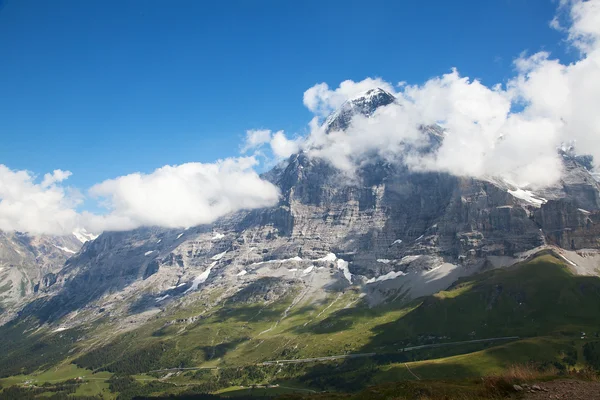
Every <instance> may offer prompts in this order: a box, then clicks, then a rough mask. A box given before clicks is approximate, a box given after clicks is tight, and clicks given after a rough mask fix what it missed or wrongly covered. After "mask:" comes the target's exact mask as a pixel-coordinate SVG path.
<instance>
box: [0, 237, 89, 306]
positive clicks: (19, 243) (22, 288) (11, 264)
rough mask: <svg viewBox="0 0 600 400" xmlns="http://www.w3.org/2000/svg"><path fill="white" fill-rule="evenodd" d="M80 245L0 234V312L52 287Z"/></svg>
mask: <svg viewBox="0 0 600 400" xmlns="http://www.w3.org/2000/svg"><path fill="white" fill-rule="evenodd" d="M81 245H82V242H81V241H80V240H78V239H77V237H75V236H74V235H73V236H64V237H62V236H60V237H59V236H49V235H43V236H32V235H27V234H23V233H18V232H11V233H9V232H1V231H0V309H4V308H8V307H12V306H15V305H18V304H20V303H22V302H24V301H27V299H28V298H29V297H30V296H32V295H33V294H35V293H36V292H38V291H39V290H40V288H42V289H43V288H45V287H49V286H51V285H52V284H54V283H55V276H56V275H55V274H56V273H58V272H59V271H60V270H61V269H62V267H63V266H64V263H65V261H66V260H67V259H68V258H69V257H71V256H72V255H74V254H76V253H77V252H78V251H79V249H80V248H81Z"/></svg>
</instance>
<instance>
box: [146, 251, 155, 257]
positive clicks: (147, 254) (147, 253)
mask: <svg viewBox="0 0 600 400" xmlns="http://www.w3.org/2000/svg"><path fill="white" fill-rule="evenodd" d="M155 251H156V250H150V251H147V252H145V253H144V255H145V256H149V255H150V254H152V253H154V252H155Z"/></svg>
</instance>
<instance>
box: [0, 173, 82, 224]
mask: <svg viewBox="0 0 600 400" xmlns="http://www.w3.org/2000/svg"><path fill="white" fill-rule="evenodd" d="M69 175H71V173H70V172H68V171H61V170H56V171H54V173H53V174H46V175H45V177H44V180H43V182H42V183H41V184H38V183H36V182H35V181H36V177H35V176H34V175H32V174H31V173H30V172H28V171H13V170H11V169H9V168H8V167H6V166H5V165H1V164H0V230H4V231H22V232H31V233H35V234H40V233H49V234H57V235H62V234H68V233H70V232H72V231H73V229H74V228H75V226H76V225H77V219H78V216H77V213H76V212H75V210H74V208H75V207H76V206H77V204H79V203H80V201H81V200H80V196H79V195H78V194H77V192H73V191H70V190H68V189H65V188H63V187H61V186H58V185H56V183H58V182H61V181H63V180H65V179H67V178H68V177H69Z"/></svg>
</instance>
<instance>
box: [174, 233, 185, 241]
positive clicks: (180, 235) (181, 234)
mask: <svg viewBox="0 0 600 400" xmlns="http://www.w3.org/2000/svg"><path fill="white" fill-rule="evenodd" d="M182 236H183V233H180V234H179V235H177V237H176V238H175V240H177V239H179V238H180V237H182Z"/></svg>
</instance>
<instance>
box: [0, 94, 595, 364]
mask: <svg viewBox="0 0 600 400" xmlns="http://www.w3.org/2000/svg"><path fill="white" fill-rule="evenodd" d="M394 101H395V99H394V97H393V96H392V95H391V94H389V93H387V92H385V91H383V90H381V89H375V90H371V91H368V92H366V93H365V94H363V95H361V96H358V97H356V98H354V99H352V100H350V101H348V102H346V103H345V104H344V105H343V106H342V107H341V109H340V110H338V111H336V112H335V113H334V114H332V115H331V116H330V117H329V118H328V119H327V120H326V121H325V126H326V130H327V131H333V130H344V129H347V128H348V127H349V126H350V124H351V123H352V118H353V116H355V115H363V116H366V117H370V116H372V115H373V113H374V112H375V110H376V109H377V108H379V107H381V106H385V105H388V104H391V103H392V102H394ZM421 132H422V133H423V135H424V138H425V141H426V142H427V143H428V144H427V145H426V146H425V147H424V148H423V149H422V151H431V152H434V151H436V149H437V148H438V147H439V145H440V144H441V143H442V141H443V140H444V132H443V130H442V129H441V128H440V127H437V126H424V127H421ZM558 151H561V154H562V158H563V163H564V175H563V178H562V180H561V181H560V182H559V183H557V184H556V185H554V186H552V187H549V188H545V189H544V190H537V191H534V190H531V189H528V188H519V187H516V186H514V185H513V184H511V183H509V182H506V181H504V180H502V179H498V178H493V177H490V178H489V179H474V178H467V177H458V176H453V175H450V174H447V173H437V172H415V171H413V170H410V169H409V168H407V167H406V166H404V165H402V164H398V163H395V164H392V163H388V162H385V161H384V160H378V159H374V160H373V162H371V163H369V164H365V165H363V166H362V167H361V168H360V169H359V170H358V171H357V173H356V179H354V180H352V181H350V180H348V179H347V177H346V176H345V175H344V174H343V173H342V172H340V171H338V170H336V169H335V168H334V167H333V166H331V165H330V164H329V163H328V162H327V161H325V160H323V159H319V158H314V157H310V156H309V155H308V154H306V153H303V152H301V153H298V154H294V155H292V156H291V157H290V158H289V159H288V160H287V161H286V162H285V163H284V164H282V165H280V166H278V167H276V168H274V169H273V170H271V171H269V172H268V173H266V174H265V175H264V178H265V179H268V180H269V181H270V182H272V183H273V184H275V185H277V186H278V188H279V189H280V191H281V198H280V201H279V203H278V204H277V205H276V206H274V207H269V208H264V209H257V210H250V211H247V210H246V211H239V212H236V213H232V214H230V215H227V216H225V217H223V218H221V219H219V220H217V221H216V222H214V223H213V224H210V225H202V226H197V227H191V228H189V229H164V228H157V227H146V228H140V229H136V230H133V231H127V232H104V233H103V234H101V235H100V236H99V237H97V238H95V239H94V240H90V241H86V242H85V243H84V244H83V245H82V246H81V248H80V249H78V247H76V245H75V243H73V242H60V243H59V242H56V246H54V242H47V243H49V244H46V245H45V247H44V249H46V248H47V249H50V247H54V248H57V249H58V248H59V247H60V248H68V249H71V250H73V251H76V250H78V251H77V253H76V254H70V257H68V258H67V255H66V254H63V256H62V257H63V258H59V257H58V255H57V256H56V262H55V263H52V264H48V262H47V261H45V262H42V263H41V264H36V263H35V262H33V261H28V262H27V265H29V266H31V267H29V268H33V270H35V271H39V274H38V275H34V274H33V272H31V275H28V277H30V278H28V279H29V280H28V282H29V283H27V285H26V286H27V287H29V286H31V287H32V289H31V293H30V292H27V293H30V296H28V300H27V302H16V303H13V304H12V305H11V306H10V307H9V310H8V311H6V312H4V313H3V314H2V320H3V322H4V323H5V326H4V327H3V328H1V329H0V334H3V335H5V337H11V338H19V340H21V341H20V342H19V343H20V344H19V346H16V347H13V348H11V349H5V356H0V374H4V375H12V374H16V373H20V372H25V373H29V372H31V371H34V370H36V369H38V368H39V367H40V366H42V365H43V366H46V367H48V366H50V365H54V364H56V363H60V362H61V361H62V360H65V359H67V355H69V356H68V359H69V360H71V361H72V360H75V362H76V364H77V365H79V367H80V368H88V369H91V370H108V371H110V372H112V373H121V374H123V373H125V374H133V373H141V372H148V371H151V370H158V369H162V368H167V367H181V366H186V367H195V366H198V365H205V364H206V365H210V366H215V365H217V366H221V367H225V366H229V367H231V366H235V365H249V364H252V365H255V364H256V363H261V362H264V361H268V360H273V359H278V358H279V359H289V358H307V357H320V356H323V355H337V354H345V353H349V352H350V353H352V352H358V351H362V350H364V349H365V348H364V346H366V345H367V343H365V340H368V339H369V338H372V336H373V334H374V332H375V330H376V327H377V326H383V325H385V324H387V323H390V322H392V321H396V320H399V318H401V317H403V316H404V315H406V314H407V313H409V314H411V317H410V318H407V319H405V320H403V321H408V320H413V317H414V318H417V321H418V318H421V317H419V315H421V314H423V315H425V316H424V317H422V318H423V319H427V320H430V319H431V318H432V317H431V315H430V314H427V312H426V310H425V311H423V310H421V311H415V312H414V313H411V310H413V309H414V307H415V304H419V302H420V300H419V299H423V298H426V296H432V295H434V294H435V293H440V291H443V290H445V289H448V288H449V287H451V286H452V285H453V284H454V283H455V282H457V281H460V280H461V279H463V280H464V279H467V278H468V277H471V276H479V275H477V274H480V273H484V274H485V273H489V272H488V271H490V270H495V269H500V268H507V267H509V266H511V265H515V264H519V263H523V262H524V261H526V260H530V259H531V258H532V256H533V255H536V254H538V253H540V252H548V251H550V252H552V254H554V256H555V257H557V258H559V259H561V260H563V262H564V263H566V264H567V265H568V268H569V269H570V271H571V273H576V274H579V275H598V269H597V267H598V264H599V262H600V252H599V251H598V249H600V184H599V183H598V181H597V180H596V179H595V178H594V176H593V175H592V172H591V170H590V160H589V158H586V157H581V156H578V155H576V154H575V153H574V150H573V149H561V150H558ZM15 235H16V236H15V238H16V237H18V235H17V234H15ZM15 240H16V239H15ZM39 240H41V239H39ZM47 240H50V239H47ZM52 240H54V239H52ZM56 240H58V239H56ZM61 240H62V239H61ZM64 240H76V239H72V238H68V239H64ZM11 243H12V242H11ZM19 243H20V242H19ZM44 243H46V242H44ZM11 246H13V248H16V247H14V246H15V244H14V243H13V244H12V245H11ZM57 246H58V247H57ZM37 248H40V247H39V246H38V247H37ZM7 254H8V253H7ZM11 254H12V253H11ZM32 254H33V253H32ZM36 254H37V253H36ZM45 254H49V253H45ZM47 257H49V256H47ZM34 259H35V258H34ZM35 260H37V259H35ZM36 262H37V261H36ZM41 265H44V266H46V267H41ZM44 268H45V269H44ZM540 271H541V270H540ZM594 279H596V278H594ZM36 287H37V289H35V288H36ZM594 287H595V286H594ZM34 289H35V290H34ZM482 290H483V289H482ZM494 290H496V289H494V288H493V285H491V286H490V285H487V286H485V287H484V292H485V295H483V294H482V295H481V296H483V297H485V296H495V295H494V294H493V293H494ZM590 290H591V289H590ZM594 290H595V289H594ZM511 293H512V292H511ZM532 293H534V292H532ZM527 296H528V295H527ZM513 297H514V296H513ZM513 297H511V299H512V298H513ZM469 298H470V300H469V301H477V299H478V298H479V297H477V296H475V297H469ZM486 301H487V300H486ZM415 302H416V303H415ZM422 304H425V305H427V304H430V303H422ZM431 304H433V303H431ZM511 304H512V303H511ZM578 304H579V303H578ZM430 307H431V309H432V310H433V309H434V308H436V307H438V305H435V304H434V305H432V306H430ZM460 307H463V306H462V305H460V306H458V309H459V310H460V309H461V308H460ZM479 311H481V310H478V312H479ZM454 312H458V311H456V310H454ZM347 314H348V315H349V316H348V315H347ZM14 315H17V317H16V318H13V316H14ZM478 315H479V314H478ZM472 322H473V323H474V324H478V323H485V322H482V321H480V320H477V321H475V320H473V321H472ZM447 323H448V324H451V323H452V321H447ZM414 324H416V322H414ZM414 324H413V326H416V325H414ZM426 326H432V325H431V324H430V325H426ZM511 326H512V325H511ZM390 329H392V331H391V332H392V333H394V332H395V333H396V334H397V335H400V336H402V337H401V340H402V341H403V342H406V343H404V344H408V343H412V344H414V343H419V344H423V343H425V342H428V341H429V342H430V341H444V340H448V338H446V337H445V336H452V337H454V338H456V337H459V338H461V339H464V338H469V337H471V338H473V339H479V338H480V339H484V338H485V337H484V336H482V335H483V333H484V332H485V333H486V335H487V333H493V332H487V331H486V330H485V329H480V330H475V335H471V336H469V335H470V334H471V332H472V331H473V328H472V327H471V326H470V325H468V324H461V325H460V326H456V327H452V329H453V330H452V332H451V335H450V334H448V335H446V334H445V333H444V329H441V328H440V329H438V328H437V327H436V330H435V335H433V334H432V332H433V330H431V331H428V330H427V329H429V328H427V329H425V328H423V329H425V330H423V329H421V328H419V329H417V328H414V329H413V328H411V329H408V330H404V329H398V330H396V328H393V327H392V328H390ZM456 329H458V331H457V330H456ZM25 331H27V332H33V333H31V334H28V335H26V336H23V335H22V333H23V332H25ZM509 331H510V329H509V330H508V331H507V332H506V334H509V333H510V332H509ZM448 332H449V331H448ZM478 332H479V333H478ZM548 332H549V331H548ZM527 334H532V332H530V331H528V332H527ZM320 337H323V338H326V339H327V340H326V341H325V340H321V339H319V338H320ZM428 337H429V339H427V338H428ZM37 343H45V344H46V345H45V347H44V349H45V350H44V352H43V354H42V353H39V352H37V353H36V352H35V350H32V349H35V348H36V347H35V346H36V344H37ZM381 346H383V347H382V349H384V350H385V351H386V352H387V351H391V349H394V348H395V347H394V346H396V343H395V342H394V343H393V344H390V343H382V344H381ZM396 347H397V346H396ZM9 350H10V351H9ZM371 350H376V351H379V350H381V349H379V350H377V349H375V348H371V349H370V350H369V351H371ZM0 353H2V348H0ZM15 360H20V361H19V362H16V361H15ZM69 362H70V361H69Z"/></svg>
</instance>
